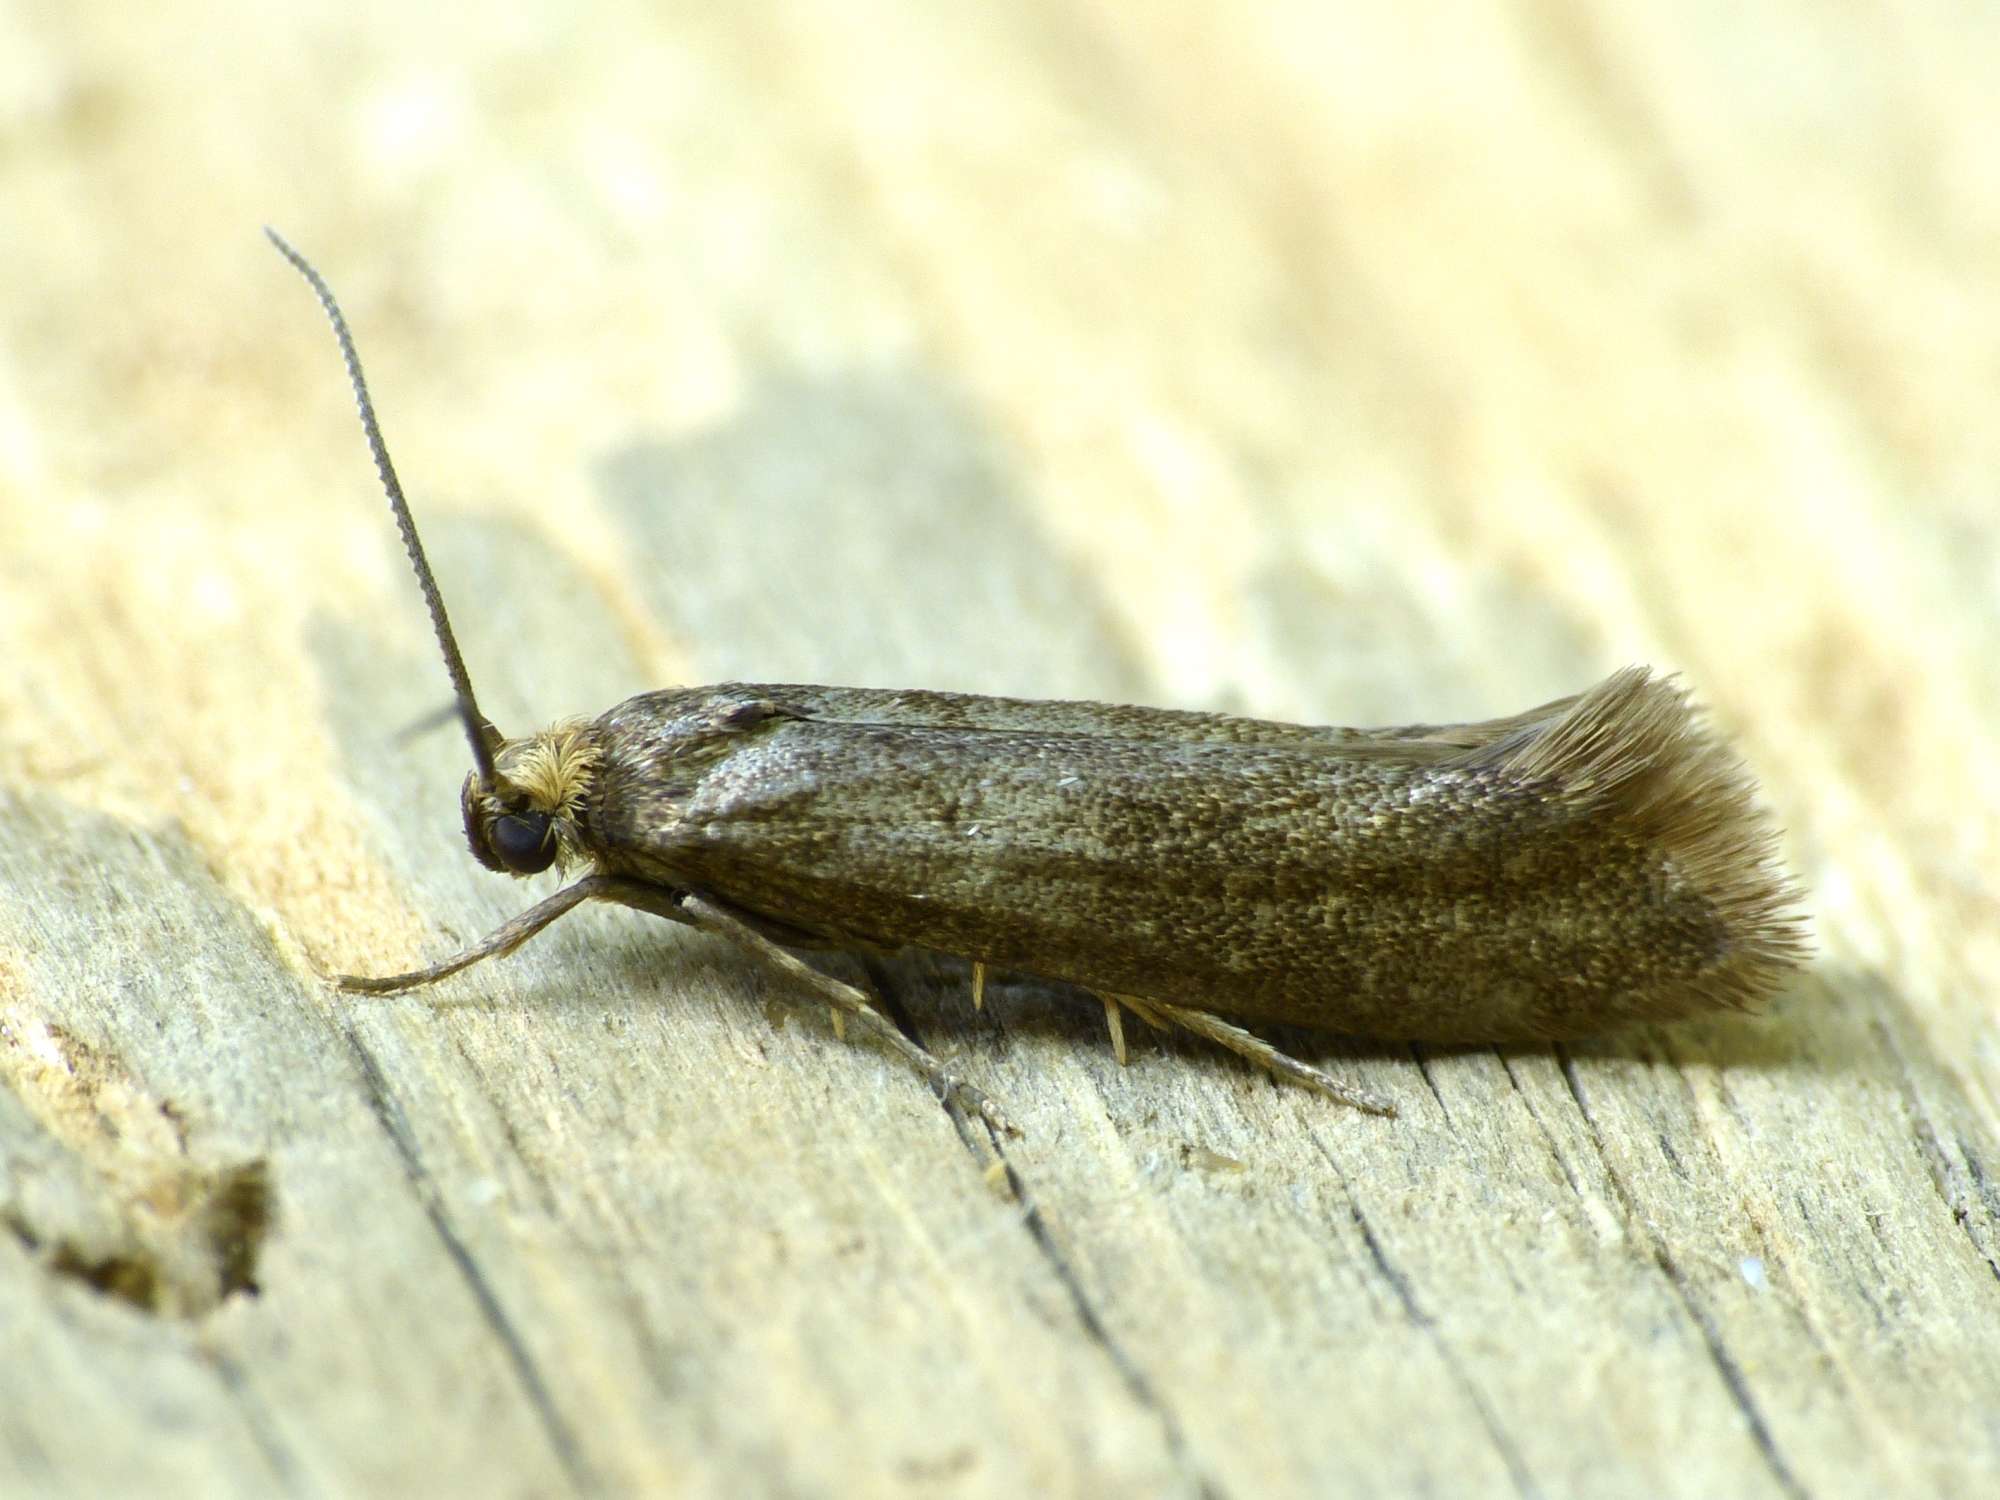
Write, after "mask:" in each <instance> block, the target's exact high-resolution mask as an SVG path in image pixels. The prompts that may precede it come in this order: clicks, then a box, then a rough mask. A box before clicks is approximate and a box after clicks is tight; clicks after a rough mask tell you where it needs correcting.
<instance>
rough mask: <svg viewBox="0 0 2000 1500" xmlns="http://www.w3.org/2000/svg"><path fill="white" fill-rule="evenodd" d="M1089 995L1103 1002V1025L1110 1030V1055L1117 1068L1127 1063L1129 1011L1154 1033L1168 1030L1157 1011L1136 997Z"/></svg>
mask: <svg viewBox="0 0 2000 1500" xmlns="http://www.w3.org/2000/svg"><path fill="white" fill-rule="evenodd" d="M1091 993H1092V994H1093V995H1095V996H1097V998H1098V999H1100V1000H1102V1001H1103V1002H1104V1024H1105V1025H1106V1026H1108V1027H1109V1028H1110V1029H1111V1055H1112V1056H1113V1057H1116V1058H1117V1059H1118V1066H1119V1067H1121V1068H1122V1067H1124V1066H1125V1064H1126V1062H1127V1061H1128V1059H1127V1056H1126V1052H1125V1016H1124V1012H1126V1011H1128V1010H1129V1011H1131V1012H1132V1014H1133V1015H1135V1016H1137V1017H1138V1018H1139V1019H1140V1020H1142V1021H1144V1022H1145V1023H1146V1024H1147V1025H1148V1026H1150V1027H1152V1028H1153V1029H1154V1030H1155V1031H1166V1030H1168V1029H1169V1028H1168V1024H1167V1022H1165V1021H1163V1020H1161V1019H1160V1014H1159V1012H1158V1011H1156V1010H1154V1009H1153V1008H1152V1006H1151V1005H1150V1004H1149V1003H1148V1002H1147V1001H1144V1000H1141V999H1140V998H1139V997H1138V996H1137V995H1120V994H1116V993H1114V992H1113V991H1111V990H1092V991H1091Z"/></svg>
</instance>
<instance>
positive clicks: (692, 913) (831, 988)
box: [605, 886, 1020, 1135]
mask: <svg viewBox="0 0 2000 1500" xmlns="http://www.w3.org/2000/svg"><path fill="white" fill-rule="evenodd" d="M644 889H646V890H648V891H653V892H657V891H658V888H657V887H652V886H648V887H644ZM605 895H606V899H609V900H614V901H615V900H621V899H623V898H622V897H621V896H620V895H618V894H617V893H615V892H607V893H605ZM633 904H636V903H633ZM679 906H680V910H681V913H682V920H683V921H688V922H692V923H693V924H694V925H695V926H697V927H702V928H706V929H707V930H708V931H710V932H713V933H715V934H717V935H718V936H721V937H726V938H728V939H729V940H730V941H731V942H734V943H736V944H737V945H738V946H739V947H742V948H747V949H748V950H749V951H750V952H752V953H754V954H756V955H757V956H758V957H759V958H761V959H763V960H764V961H765V962H766V963H768V964H770V965H772V966H773V967H774V968H777V969H779V970H781V971H782V972H783V973H785V974H786V975H788V976H789V977H791V978H792V979H795V980H797V981H798V982H799V983H800V984H802V985H804V986H805V987H806V988H808V989H810V990H812V991H813V992H814V993H815V994H816V995H818V996H819V997H820V998H821V999H823V1000H826V1001H829V1002H831V1003H832V1004H833V1005H835V1006H837V1007H839V1008H840V1009H841V1010H843V1011H845V1012H846V1013H847V1015H848V1016H849V1017H851V1018H852V1019H853V1021H854V1022H855V1024H856V1025H857V1026H858V1027H859V1028H860V1030H862V1031H863V1032H865V1033H866V1034H867V1035H869V1036H872V1037H874V1038H875V1039H876V1040H877V1041H879V1042H881V1043H882V1044H883V1045H884V1046H885V1047H887V1048H888V1049H889V1050H890V1051H892V1052H894V1053H895V1054H896V1055H897V1056H899V1057H901V1058H902V1059H903V1060H904V1061H905V1062H907V1063H908V1064H909V1065H910V1066H911V1067H913V1068H915V1069H916V1070H917V1071H918V1072H919V1073H921V1074H923V1075H924V1078H925V1079H926V1080H927V1081H928V1082H929V1083H930V1086H931V1087H932V1088H933V1089H934V1090H936V1091H937V1094H938V1096H939V1097H940V1098H942V1099H944V1100H946V1101H947V1102H949V1103H952V1104H956V1105H958V1106H959V1107H961V1108H963V1109H966V1110H968V1111H970V1112H971V1113H973V1114H976V1115H978V1116H979V1118H980V1119H982V1120H984V1121H985V1122H986V1123H987V1124H988V1125H991V1126H992V1127H993V1128H994V1129H995V1130H1001V1131H1005V1132H1006V1133H1007V1134H1009V1135H1019V1134H1020V1131H1019V1130H1017V1129H1015V1127H1014V1124H1013V1122H1012V1121H1010V1120H1009V1119H1008V1118H1007V1116H1006V1115H1005V1114H1004V1113H1002V1111H1001V1109H1000V1107H999V1106H998V1105H996V1104H995V1103H994V1102H993V1101H992V1100H991V1099H989V1098H987V1097H986V1095H984V1094H982V1093H981V1092H980V1091H979V1090H978V1089H976V1088H974V1087H973V1086H972V1085H971V1084H969V1083H967V1082H966V1081H965V1080H964V1079H963V1078H962V1077H960V1076H959V1073H958V1070H957V1069H956V1068H954V1067H953V1066H951V1065H950V1064H949V1063H943V1062H940V1061H938V1059H937V1058H935V1057H933V1056H931V1054H930V1053H928V1052H926V1051H925V1050H924V1049H923V1048H922V1047H919V1046H918V1045H917V1044H916V1043H915V1042H913V1041H911V1040H910V1039H909V1038H908V1037H906V1036H904V1035H903V1033H902V1032H900V1031H898V1030H897V1029H896V1028H895V1027H894V1026H892V1025H891V1024H890V1023H889V1022H888V1021H887V1020H886V1019H884V1018H883V1016H882V1015H881V1013H880V1012H879V1011H877V1010H876V1009H875V1007H874V1006H872V1005H870V1004H869V1003H868V997H867V996H866V995H864V994H862V993H861V991H859V990H857V989H856V988H854V986H853V985H851V984H843V983H841V982H840V981H839V980H838V979H835V978H833V977H832V976H831V975H829V974H822V973H820V971H819V970H818V969H815V968H814V967H813V966H812V965H811V964H808V963H806V962H805V961H804V960H803V959H801V958H799V957H798V956H796V955H795V954H791V953H787V952H786V951H785V950H784V949H783V948H781V947H779V946H778V945H777V944H776V943H774V942H772V941H771V940H770V939H769V938H767V937H765V936H764V934H763V933H761V932H759V931H757V929H756V928H755V927H752V926H751V925H750V924H749V923H748V922H746V921H744V920H743V919H742V918H741V917H739V916H737V915H736V914H735V913H733V912H731V911H728V910H725V909H724V908H723V907H722V906H720V905H719V904H717V903H716V902H714V901H712V900H710V899H709V898H708V897H706V896H704V895H702V894H701V893H700V892H698V891H689V892H686V893H684V894H682V895H681V896H680V898H679ZM641 909H642V910H646V911H651V910H653V909H654V908H653V907H652V906H651V905H650V904H648V905H646V906H644V907H642V908H641Z"/></svg>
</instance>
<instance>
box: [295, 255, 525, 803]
mask: <svg viewBox="0 0 2000 1500" xmlns="http://www.w3.org/2000/svg"><path fill="white" fill-rule="evenodd" d="M264 234H265V236H266V237H267V238H268V239H269V240H270V241H271V243H272V244H274V245H276V246H277V247H278V253H279V254H280V255H282V256H284V257H285V259H286V260H288V261H290V262H291V263H292V269H293V270H295V271H297V272H298V273H299V274H300V275H301V276H303V277H305V279H306V285H308V286H310V287H311V288H312V289H313V294H314V295H315V296H316V297H318V298H319V305H320V306H321V307H323V308H324V309H326V316H327V321H328V322H330V323H332V324H333V336H334V337H335V338H336V339H338V340H340V357H341V359H342V361H343V362H345V364H346V365H347V379H348V381H349V383H350V384H352V385H353V387H354V404H355V406H356V408H358V409H359V411H360V413H361V430H362V431H363V432H364V433H366V434H367V437H368V451H369V452H370V453H372V454H374V455H375V472H376V473H378V474H380V475H381V476H382V490H383V492H384V493H385V494H386V495H388V497H389V509H390V510H392V511H393V512H395V516H396V529H397V530H398V531H400V532H402V534H403V550H404V551H405V552H407V553H409V555H410V566H411V567H413V568H415V569H416V570H417V586H418V587H419V588H421V589H422V590H423V591H424V605H425V607H426V608H428V609H429V610H430V612H431V629H432V630H433V631H435V632H436V634H437V643H438V649H439V650H440V651H442V652H443V653H444V669H445V671H447V672H449V673H450V674H451V690H452V692H453V693H455V694H456V695H457V696H458V716H459V718H460V720H462V721H463V722H464V724H465V738H466V739H467V741H469V742H470V743H471V745H472V763H473V765H475V766H476V767H478V770H479V781H480V785H481V786H483V787H485V788H487V789H488V790H490V789H491V788H492V786H493V784H494V778H493V752H494V751H495V750H497V749H498V748H499V746H500V740H501V736H500V731H499V730H497V729H495V728H494V727H493V721H492V720H491V719H489V718H487V717H486V715H484V714H483V713H481V712H480V711H479V701H478V700H477V699H476V698H474V697H473V696H472V679H471V678H470V677H468V676H466V674H465V659H464V658H463V657H461V656H460V655H459V654H458V641H457V639H456V637H454V636H453V635H452V633H451V621H450V619H449V618H447V617H446V615H445V612H444V598H443V596H442V595H440V594H439V593H438V586H437V580H436V579H434V578H432V577H431V565H430V560H429V559H428V558H426V557H425V556H424V544H423V543H422V542H421V541H419V540H418V539H417V523H416V522H415V521H414V520H412V519H411V518H410V504H409V502H408V501H407V500H405V499H404V498H403V486H402V484H401V482H400V481H399V480H398V479H397V478H396V466H395V465H394V464H392V463H390V462H389V446H388V444H386V443H384V442H383V441H382V428H381V425H380V424H379V423H377V422H376V420H375V403H374V402H373V401H371V400H370V399H369V397H368V381H367V379H366V378H365V377H364V376H363V375H362V373H361V356H360V355H359V354H357V353H355V352H354V336H353V335H352V334H351V333H349V332H348V331H347V319H345V318H343V317H342V316H341V315H340V304H339V303H338V302H336V301H335V300H334V297H333V290H332V288H331V287H329V286H328V285H327V284H326V280H325V278H323V277H322V276H321V275H320V274H319V272H318V271H315V270H314V269H313V267H312V262H310V261H308V260H307V259H306V258H305V257H304V256H303V255H301V254H299V252H298V251H296V250H294V249H293V248H292V247H291V245H290V244H288V243H287V242H286V240H285V237H284V236H283V235H281V234H279V233H278V231H277V230H275V229H273V228H271V226H270V225H268V224H266V225H265V226H264Z"/></svg>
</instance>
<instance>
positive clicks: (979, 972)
mask: <svg viewBox="0 0 2000 1500" xmlns="http://www.w3.org/2000/svg"><path fill="white" fill-rule="evenodd" d="M972 1008H973V1009H974V1010H984V1009H986V965H985V964H983V963H981V962H980V961H979V960H978V959H976V958H975V959H974V960H973V961H972Z"/></svg>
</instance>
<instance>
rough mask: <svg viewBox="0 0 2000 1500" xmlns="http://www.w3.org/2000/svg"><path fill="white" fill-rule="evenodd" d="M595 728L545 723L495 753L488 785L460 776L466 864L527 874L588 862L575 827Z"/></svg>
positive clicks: (594, 757)
mask: <svg viewBox="0 0 2000 1500" xmlns="http://www.w3.org/2000/svg"><path fill="white" fill-rule="evenodd" d="M595 729H596V727H595V726H594V725H592V724H588V723H586V722H584V721H582V720H580V719H565V720H562V721H561V722H558V723H555V724H551V725H550V726H549V727H548V728H546V729H544V730H541V731H540V732H539V733H536V734H531V735H528V736H526V737H525V738H522V739H518V740H508V741H506V742H504V743H503V744H502V745H501V746H500V748H499V750H498V751H497V752H496V753H495V755H494V757H493V772H494V780H493V784H492V785H491V786H488V785H485V784H484V783H482V782H481V780H480V778H479V773H478V772H476V771H475V772H474V773H473V774H472V775H470V776H468V777H466V779H465V789H464V791H463V792H462V793H461V796H460V802H461V804H462V806H463V808H464V812H465V839H466V843H467V844H468V845H470V846H471V849H472V853H473V857H474V858H476V859H477V860H478V861H479V862H480V863H481V864H483V865H485V866H486V867H487V868H488V869H489V870H498V871H502V872H504V873H507V874H510V875H532V874H536V873H538V872H540V871H542V870H545V869H547V868H548V867H549V866H550V865H551V864H556V865H561V866H567V865H570V864H572V863H574V862H575V861H577V860H579V859H583V858H587V857H588V856H589V850H588V849H587V848H586V847H585V843H584V840H583V839H582V837H581V834H580V832H579V827H578V823H579V817H580V815H581V813H582V810H583V809H584V808H585V807H586V806H587V805H588V804H589V801H590V797H591V793H592V791H593V789H594V786H595V783H596V779H597V768H598V766H599V764H600V763H601V762H602V760H603V752H602V751H601V749H600V748H599V746H598V744H597V741H596V733H595Z"/></svg>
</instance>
